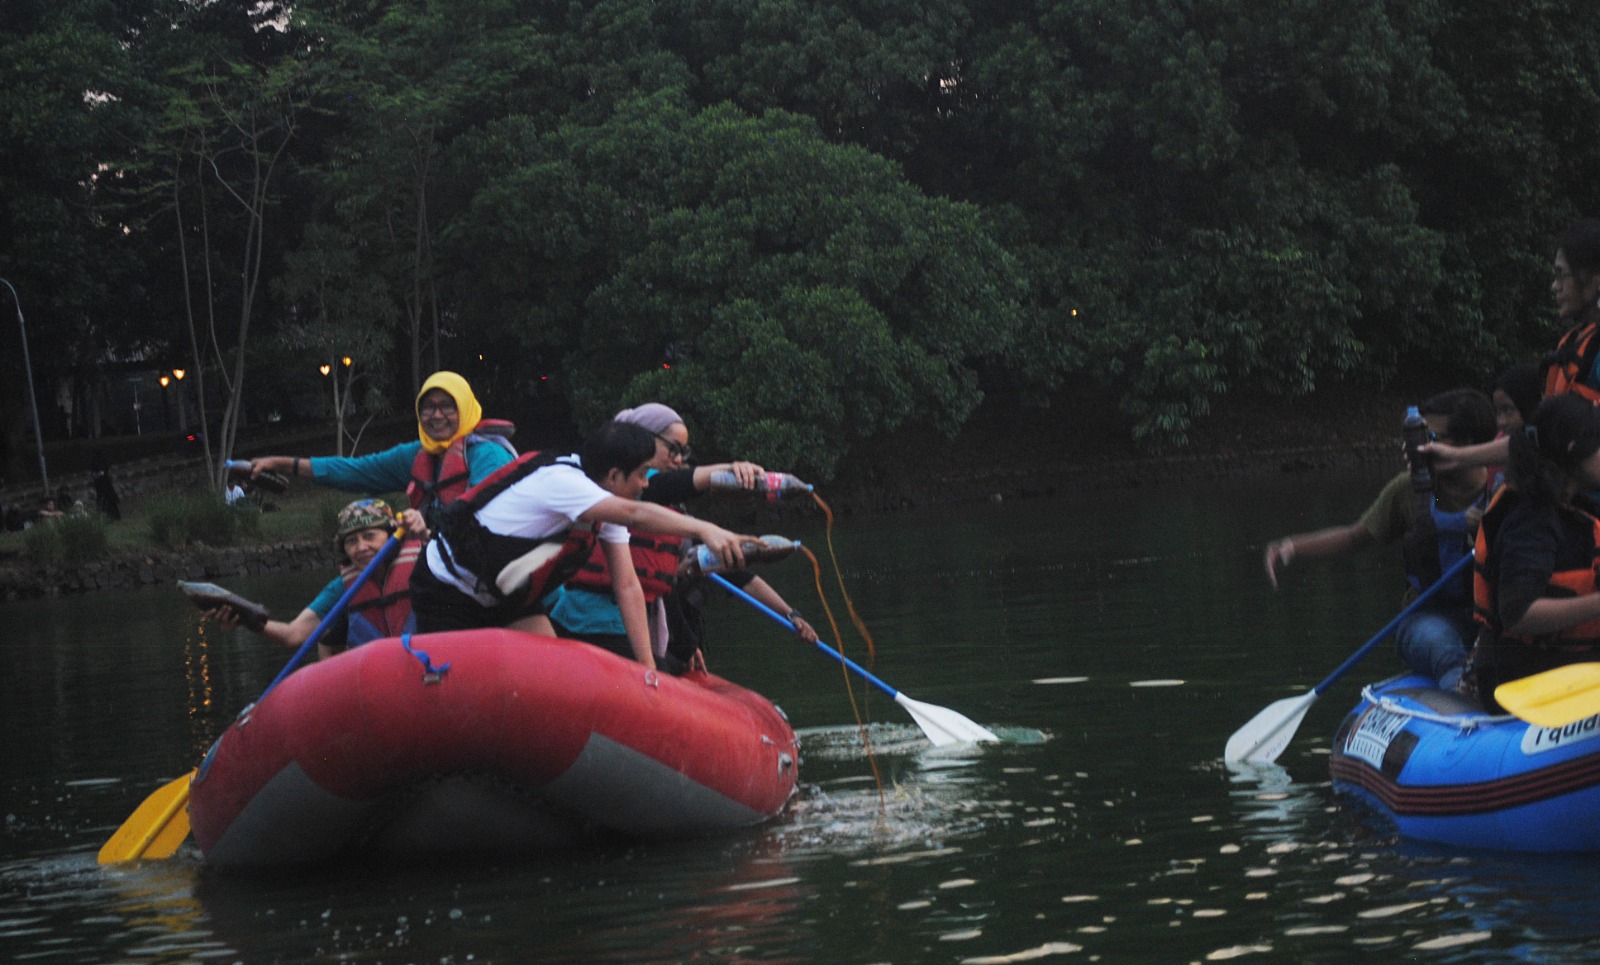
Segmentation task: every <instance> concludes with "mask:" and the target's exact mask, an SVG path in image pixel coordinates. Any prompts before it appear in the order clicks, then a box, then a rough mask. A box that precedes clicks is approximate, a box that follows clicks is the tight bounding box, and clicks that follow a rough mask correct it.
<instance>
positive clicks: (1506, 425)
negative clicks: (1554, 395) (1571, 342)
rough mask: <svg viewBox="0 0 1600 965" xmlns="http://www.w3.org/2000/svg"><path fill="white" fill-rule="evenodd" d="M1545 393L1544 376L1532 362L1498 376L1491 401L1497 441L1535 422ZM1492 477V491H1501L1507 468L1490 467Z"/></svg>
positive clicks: (1514, 366)
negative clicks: (1535, 413)
mask: <svg viewBox="0 0 1600 965" xmlns="http://www.w3.org/2000/svg"><path fill="white" fill-rule="evenodd" d="M1543 391H1544V374H1543V373H1542V372H1541V371H1540V370H1539V366H1537V365H1534V364H1533V363H1532V362H1518V363H1517V364H1516V365H1513V366H1511V367H1510V368H1508V369H1506V370H1505V371H1504V372H1501V373H1500V374H1499V375H1498V376H1496V377H1495V380H1494V388H1493V390H1492V391H1491V392H1490V393H1489V401H1491V402H1493V403H1494V427H1495V438H1496V439H1502V438H1505V437H1507V436H1510V435H1511V433H1513V432H1518V431H1520V430H1521V429H1522V427H1523V426H1524V425H1526V424H1527V423H1528V422H1529V421H1531V420H1532V419H1533V411H1534V410H1535V409H1537V408H1539V399H1540V393H1542V392H1543ZM1489 478H1490V479H1491V480H1492V482H1490V484H1489V488H1490V490H1496V489H1499V488H1500V487H1501V485H1503V484H1504V483H1505V479H1506V476H1505V466H1503V465H1492V466H1490V467H1489Z"/></svg>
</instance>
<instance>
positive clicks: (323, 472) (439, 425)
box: [250, 372, 517, 538]
mask: <svg viewBox="0 0 1600 965" xmlns="http://www.w3.org/2000/svg"><path fill="white" fill-rule="evenodd" d="M508 427H509V423H505V422H498V421H490V420H485V419H484V418H483V407H482V406H481V405H479V404H478V399H477V397H476V396H474V395H473V394H472V387H471V386H469V385H468V384H467V380H466V379H464V378H462V377H461V376H459V375H457V374H456V373H454V372H435V373H433V374H432V375H430V376H428V379H427V381H426V382H423V383H422V390H421V391H420V392H418V393H417V436H418V441H417V442H404V443H401V444H400V445H398V446H395V447H393V448H391V449H385V450H384V451H382V452H375V453H372V454H371V455H367V456H316V457H313V458H303V457H300V456H259V457H257V458H255V459H252V460H250V473H251V476H252V477H254V476H258V475H260V474H261V473H263V472H277V473H283V474H285V475H291V476H304V477H309V478H310V479H311V481H312V482H315V483H317V484H318V485H322V486H331V487H332V488H334V489H340V490H344V491H345V492H353V493H368V494H371V493H392V492H399V491H401V490H404V491H405V493H406V497H407V498H408V499H409V500H410V503H411V508H412V509H415V510H418V511H420V512H421V513H422V517H423V520H424V521H425V522H427V523H428V525H429V526H430V527H431V526H432V525H433V524H434V517H435V515H436V514H437V513H438V511H439V508H440V507H441V506H444V505H446V504H448V503H450V502H451V501H453V500H454V499H456V498H458V497H459V496H460V495H461V494H462V493H464V492H466V490H467V488H468V487H469V486H475V485H477V484H478V483H480V482H482V481H483V480H485V479H487V478H488V477H489V476H490V475H491V474H492V473H493V472H494V471H495V470H496V469H499V468H500V467H501V466H504V465H506V464H507V463H509V462H510V461H511V460H512V459H514V458H516V455H517V453H516V450H515V449H513V448H512V447H511V443H510V442H509V441H507V440H506V439H505V438H504V437H503V436H501V435H498V434H496V433H498V432H501V431H505V430H506V429H507V428H508ZM491 428H492V429H494V430H495V432H490V431H488V430H489V429H491ZM407 532H410V528H409V527H407ZM417 535H419V536H422V537H424V538H426V533H425V532H419V533H418V534H417Z"/></svg>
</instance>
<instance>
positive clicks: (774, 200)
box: [0, 0, 1600, 478]
mask: <svg viewBox="0 0 1600 965" xmlns="http://www.w3.org/2000/svg"><path fill="white" fill-rule="evenodd" d="M1587 13H1588V8H1587V7H1585V6H1584V5H1583V4H1581V3H1580V2H1579V0H1536V2H1530V3H1523V4H1514V5H1506V4H1486V3H1475V2H1470V0H1469V2H1466V3H1457V4H1444V3H1437V2H1432V0H1423V2H1418V0H1403V2H1402V0H1288V2H1285V3H1281V4H1268V5H1261V4H1247V3H1245V2H1242V0H1189V2H1173V0H1158V2H1156V3H1153V4H1142V5H1140V4H1135V5H1129V4H1123V3H1112V2H1108V0H1073V2H1064V0H1036V2H1012V0H987V2H983V3H975V2H970V0H965V2H964V0H923V2H919V3H914V4H913V3H902V2H897V0H879V2H876V3H871V4H859V3H837V2H830V0H809V2H805V3H798V2H794V0H740V2H736V3H735V2H729V0H599V2H595V3H584V4H567V3H560V4H557V3H546V2H537V0H522V2H515V0H298V2H296V3H294V4H292V5H283V6H279V5H276V4H274V3H270V2H269V3H265V4H232V3H222V2H202V0H135V2H115V3H114V2H111V0H52V2H48V3H47V2H45V0H13V2H9V3H7V4H6V5H5V6H4V9H3V10H0V125H3V129H4V130H5V132H6V137H4V138H0V276H3V277H6V278H9V279H10V280H11V281H13V282H15V283H16V284H17V286H18V288H19V291H22V292H24V293H25V295H24V298H25V301H26V306H27V309H28V315H29V320H30V325H29V331H30V335H31V336H32V337H33V338H34V340H35V343H36V344H35V347H34V356H35V359H36V366H35V368H36V370H37V371H38V372H39V373H40V374H41V375H42V376H43V380H44V381H45V383H46V384H47V385H48V384H49V383H50V382H51V381H52V380H59V379H60V378H62V377H63V376H64V375H65V374H66V373H67V372H68V371H70V370H72V368H73V367H74V366H82V365H83V364H84V363H88V362H93V361H94V360H97V359H101V358H105V357H106V356H107V354H108V353H115V354H116V355H117V356H118V357H122V358H145V359H161V360H166V361H165V363H164V364H186V365H189V366H190V367H191V368H193V369H194V370H196V371H197V373H199V374H200V375H201V376H202V377H209V378H211V379H212V380H213V383H214V385H220V386H222V387H224V389H226V390H227V394H225V395H223V396H222V397H223V398H226V399H227V400H228V403H227V405H226V407H225V408H224V410H223V411H221V412H212V413H210V414H209V415H208V416H207V418H208V421H209V422H210V424H211V425H212V426H213V434H214V435H215V437H216V440H217V443H218V445H219V446H220V447H222V448H223V450H224V452H223V453H214V454H213V455H214V456H220V455H222V454H225V452H226V451H227V449H228V447H229V446H230V445H231V439H232V432H233V429H234V427H235V426H236V424H237V421H238V420H239V419H240V418H243V417H244V414H245V413H247V412H248V411H249V410H250V408H251V406H250V400H251V399H262V398H270V397H271V396H272V393H281V392H283V391H285V387H286V386H288V387H292V386H294V385H298V384H302V383H305V382H307V381H308V380H310V381H312V383H313V386H314V384H315V383H314V377H313V376H312V375H311V369H312V368H313V367H314V366H313V365H310V364H308V361H309V362H315V361H322V360H326V359H329V358H334V357H338V356H341V355H349V356H351V357H352V358H353V359H354V362H355V371H356V372H357V373H362V376H361V377H362V378H363V379H365V381H363V382H356V383H352V385H351V387H350V388H349V394H350V395H352V396H354V397H355V398H356V399H357V401H358V403H359V405H360V407H361V408H362V409H363V411H371V410H372V409H373V408H375V407H377V406H379V405H380V404H381V403H379V402H378V401H377V400H378V399H387V400H389V404H390V405H397V404H398V405H404V404H405V403H404V400H406V399H407V398H408V397H409V396H410V394H411V392H412V391H413V390H414V387H415V385H416V384H417V382H418V380H419V379H420V377H421V376H424V375H426V374H427V372H429V371H431V370H433V369H434V368H435V367H440V366H442V367H450V368H456V369H458V370H459V371H462V372H463V373H464V374H466V375H467V376H468V377H469V379H471V380H473V381H474V383H475V384H478V385H479V386H480V387H481V388H482V390H483V394H484V395H485V396H486V397H488V401H489V402H490V405H491V409H493V410H495V411H498V412H500V413H503V414H512V415H516V414H519V413H523V412H529V411H537V412H538V413H540V414H541V415H545V416H548V415H550V414H551V413H557V414H558V415H557V416H555V417H557V418H560V419H562V420H563V421H568V422H570V423H571V425H564V426H560V427H558V428H559V429H560V430H562V431H570V430H571V429H573V428H575V427H579V428H581V427H582V426H585V425H587V424H589V423H591V422H592V421H593V420H595V419H598V418H600V417H603V416H604V415H605V414H607V413H609V412H611V411H613V410H614V409H616V408H617V407H619V406H620V405H623V404H632V403H636V402H639V401H644V400H647V399H660V400H662V401H667V402H669V403H672V404H674V405H676V406H678V407H679V408H680V409H682V410H683V411H685V412H686V413H687V414H688V415H689V416H690V418H691V420H692V422H693V428H694V430H695V433H696V442H697V448H700V449H701V450H702V451H705V452H709V453H711V454H714V455H717V454H720V455H729V454H739V455H742V456H747V457H750V458H754V459H759V460H765V461H768V462H770V463H772V464H774V465H783V466H784V467H786V468H792V469H795V470H797V471H800V472H804V473H808V474H812V475H816V476H817V477H818V478H827V477H828V476H829V475H830V474H831V473H832V472H833V471H834V470H835V469H836V468H837V467H838V465H839V464H840V461H841V460H844V459H848V458H849V456H850V454H851V452H852V451H859V450H861V449H862V448H863V447H864V446H867V445H870V444H871V442H872V440H874V439H878V438H882V437H884V436H885V435H887V434H890V433H893V432H895V431H896V430H898V429H900V428H902V427H905V426H908V425H913V424H921V425H927V426H931V427H934V428H937V429H939V430H941V431H944V432H947V433H949V432H954V431H955V430H957V429H958V428H959V427H960V426H961V425H962V424H963V422H964V421H965V420H966V419H967V417H968V416H969V414H970V413H971V412H972V410H973V409H974V407H975V406H976V405H978V404H979V402H980V401H981V400H982V399H984V398H985V397H986V396H990V397H993V396H996V395H998V396H999V397H1001V398H1002V399H1003V400H1004V402H1005V404H1007V405H1021V404H1039V403H1042V402H1044V401H1045V400H1047V399H1048V398H1049V397H1050V395H1051V393H1052V391H1053V390H1054V389H1056V388H1057V387H1059V386H1061V385H1062V384H1064V383H1065V382H1067V381H1069V380H1070V381H1072V382H1073V383H1075V384H1082V383H1085V382H1087V383H1089V384H1092V385H1095V386H1097V387H1098V388H1099V390H1100V391H1101V392H1102V393H1103V394H1104V396H1105V397H1106V398H1107V399H1108V400H1114V401H1115V402H1116V404H1117V405H1119V406H1120V408H1121V410H1122V411H1123V412H1124V413H1125V415H1126V417H1127V421H1128V424H1129V426H1130V428H1131V431H1132V432H1133V433H1134V435H1135V436H1136V437H1137V438H1139V439H1141V440H1143V441H1146V442H1148V443H1150V444H1164V443H1172V442H1181V441H1182V440H1183V439H1184V436H1185V434H1186V433H1187V432H1188V431H1189V429H1190V428H1191V427H1192V425H1193V424H1194V420H1196V419H1198V418H1201V417H1203V416H1204V415H1205V414H1206V413H1207V411H1208V409H1209V406H1210V404H1211V403H1212V401H1213V400H1215V399H1217V398H1219V397H1220V396H1222V395H1224V394H1226V393H1228V392H1230V391H1236V390H1239V389H1241V388H1250V389H1252V390H1265V391H1268V392H1272V393H1277V394H1281V395H1287V396H1293V395H1298V394H1303V393H1306V392H1309V391H1311V390H1313V389H1314V388H1315V387H1316V386H1317V385H1318V384H1319V383H1323V382H1326V381H1329V380H1341V379H1369V380H1373V381H1374V382H1382V381H1385V380H1388V379H1391V378H1394V377H1395V376H1396V375H1397V374H1399V373H1401V372H1405V371H1416V370H1424V371H1426V372H1427V373H1429V377H1430V378H1431V379H1433V380H1434V381H1435V382H1443V381H1445V380H1459V381H1470V382H1476V383H1480V384H1481V383H1483V382H1485V381H1487V379H1488V377H1489V376H1490V375H1491V374H1492V373H1493V372H1494V371H1495V370H1496V369H1497V368H1498V367H1499V366H1500V365H1502V364H1504V363H1505V362H1507V361H1510V360H1512V359H1517V358H1529V357H1533V356H1534V355H1535V354H1536V353H1537V352H1539V351H1541V350H1542V349H1543V348H1545V347H1547V346H1548V345H1549V344H1550V342H1551V339H1552V335H1553V332H1552V328H1553V321H1552V319H1551V318H1550V311H1549V307H1548V301H1549V299H1548V294H1547V291H1546V287H1547V279H1548V262H1549V258H1550V255H1551V237H1552V235H1553V233H1554V232H1555V231H1557V230H1559V229H1560V228H1562V227H1564V226H1565V225H1566V224H1567V223H1569V222H1571V221H1572V220H1574V219H1575V218H1576V217H1578V216H1579V215H1580V214H1585V213H1590V212H1596V211H1597V210H1600V197H1597V185H1600V180H1597V176H1600V147H1596V146H1595V145H1594V144H1593V143H1592V138H1591V137H1590V132H1591V131H1593V130H1595V129H1597V127H1600V125H1597V124H1596V121H1597V120H1600V27H1596V26H1591V24H1592V20H1593V18H1591V17H1588V16H1586V14H1587ZM5 337H6V338H8V339H12V340H14V339H15V335H14V334H8V335H6V336H5ZM3 344H10V342H7V343H3ZM5 357H6V358H7V360H8V361H7V362H5V363H3V364H4V365H5V366H8V367H10V371H9V372H8V373H7V374H8V376H12V375H20V362H19V361H11V360H12V359H16V358H17V354H16V353H13V352H7V353H6V355H5ZM6 381H7V382H8V383H9V385H10V386H11V387H12V388H11V389H10V390H9V391H8V392H6V393H5V394H4V396H3V402H0V416H3V417H4V420H3V421H4V424H5V426H6V427H7V434H6V446H7V449H6V454H7V458H8V459H10V460H12V461H13V463H15V462H16V461H18V460H19V458H20V457H21V456H23V455H24V454H25V449H23V448H22V446H21V442H22V430H21V426H22V425H23V423H24V416H25V409H23V408H22V406H23V405H24V404H25V402H24V400H23V397H22V396H21V394H20V384H21V382H20V379H18V378H9V377H8V378H7V380H6ZM1061 417H1062V418H1070V417H1071V416H1070V415H1063V416H1061ZM358 421H359V420H358ZM208 441H209V440H208Z"/></svg>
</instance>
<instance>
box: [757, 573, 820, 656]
mask: <svg viewBox="0 0 1600 965" xmlns="http://www.w3.org/2000/svg"><path fill="white" fill-rule="evenodd" d="M744 591H745V592H746V593H748V594H750V595H751V596H753V597H755V598H756V599H758V600H760V601H761V602H762V603H765V604H766V605H767V606H769V607H771V608H772V609H773V610H775V611H777V612H778V613H782V614H785V615H786V616H787V618H788V620H789V622H790V623H792V624H794V630H795V632H796V633H798V634H799V635H800V639H802V640H804V641H805V642H806V643H816V642H817V631H816V629H815V628H813V627H812V626H811V624H810V623H808V622H806V618H805V617H803V616H801V615H800V611H799V610H796V609H795V608H794V607H792V606H790V605H789V603H788V601H786V600H784V598H783V597H782V596H781V595H779V593H778V591H777V590H775V589H773V588H772V584H771V583H768V582H767V581H766V580H763V579H762V578H761V577H759V576H757V577H753V578H752V579H751V580H750V582H749V583H746V584H745V585H744Z"/></svg>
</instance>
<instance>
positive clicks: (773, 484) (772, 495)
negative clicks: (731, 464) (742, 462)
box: [711, 469, 811, 502]
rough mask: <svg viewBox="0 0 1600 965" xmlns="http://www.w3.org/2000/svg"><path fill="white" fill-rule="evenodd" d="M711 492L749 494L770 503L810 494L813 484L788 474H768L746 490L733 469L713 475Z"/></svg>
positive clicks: (760, 477) (761, 476)
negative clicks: (763, 497)
mask: <svg viewBox="0 0 1600 965" xmlns="http://www.w3.org/2000/svg"><path fill="white" fill-rule="evenodd" d="M711 491H712V492H714V493H749V494H751V495H756V496H765V497H767V501H768V502H777V501H778V500H780V499H783V498H784V497H786V496H799V495H803V494H806V493H810V492H811V484H810V483H808V482H801V481H800V479H799V478H798V477H796V476H793V475H790V474H789V473H786V472H766V473H761V474H760V475H758V476H756V485H755V488H754V489H746V488H744V487H743V486H741V485H739V477H738V476H735V475H734V474H733V470H732V469H719V470H717V471H716V472H714V473H712V474H711Z"/></svg>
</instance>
